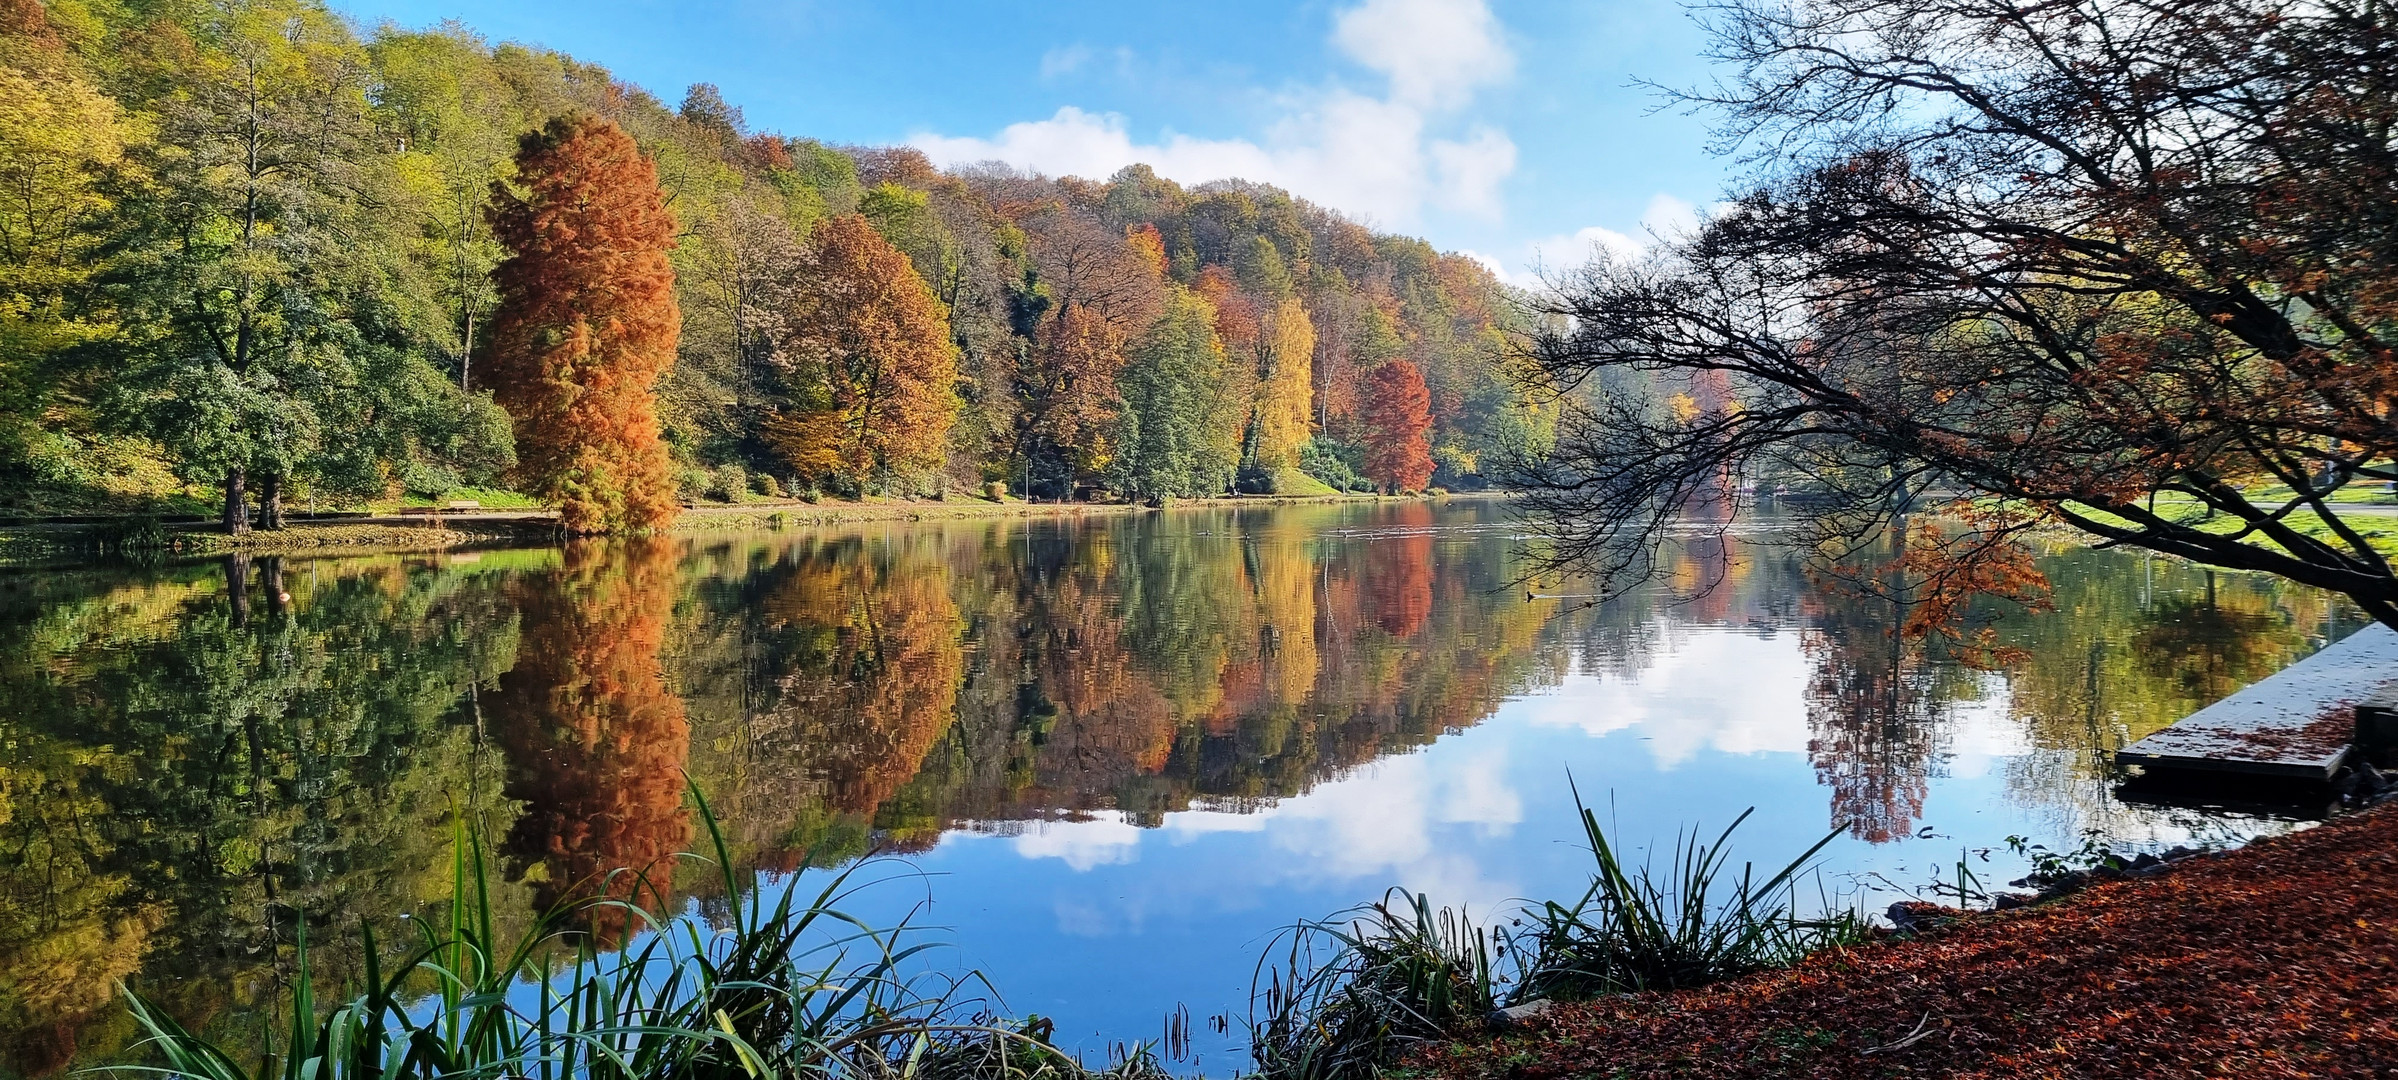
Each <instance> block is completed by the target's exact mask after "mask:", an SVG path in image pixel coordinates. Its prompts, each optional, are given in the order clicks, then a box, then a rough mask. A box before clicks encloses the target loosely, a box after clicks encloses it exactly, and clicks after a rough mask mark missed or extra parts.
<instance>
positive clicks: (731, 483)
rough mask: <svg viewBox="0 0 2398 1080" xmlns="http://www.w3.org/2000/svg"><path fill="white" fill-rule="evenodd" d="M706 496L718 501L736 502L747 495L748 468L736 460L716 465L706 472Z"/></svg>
mask: <svg viewBox="0 0 2398 1080" xmlns="http://www.w3.org/2000/svg"><path fill="white" fill-rule="evenodd" d="M707 490H708V497H709V498H711V499H714V500H716V501H718V502H729V503H737V502H740V501H741V500H743V499H746V498H748V497H749V470H748V469H744V468H742V467H741V466H740V464H739V463H737V462H727V463H725V464H723V465H718V466H717V467H716V468H715V469H714V470H713V471H711V472H709V473H708V489H707Z"/></svg>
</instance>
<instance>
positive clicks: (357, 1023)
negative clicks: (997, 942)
mask: <svg viewBox="0 0 2398 1080" xmlns="http://www.w3.org/2000/svg"><path fill="white" fill-rule="evenodd" d="M691 796H692V798H693V800H694V801H695V803H696V804H697V808H698V811H699V816H700V819H701V821H702V822H703V823H704V824H705V826H706V834H707V837H708V840H709V846H710V848H711V851H710V852H708V853H707V854H705V855H691V856H687V858H691V859H695V860H697V861H700V862H702V863H706V864H709V865H712V866H713V867H714V868H715V870H716V872H717V873H718V874H720V875H721V878H722V880H721V884H722V886H723V888H724V895H725V897H726V902H727V903H728V904H729V905H730V910H729V913H728V914H727V916H726V917H725V919H724V920H723V922H722V925H710V924H707V923H704V922H702V921H699V920H696V919H692V918H683V917H677V916H676V915H675V914H674V913H673V912H671V911H670V910H668V909H667V907H668V905H667V900H666V890H665V889H664V888H663V887H662V886H660V885H659V884H658V883H656V882H652V881H650V880H649V879H648V878H647V877H646V876H645V875H643V874H640V873H631V872H623V871H620V872H618V873H617V874H615V875H611V877H610V879H609V880H607V881H605V882H602V883H601V886H602V887H601V888H599V889H598V890H595V891H596V893H597V895H595V896H593V897H591V898H588V899H584V900H579V901H574V902H570V903H566V904H563V905H561V906H559V907H557V908H555V909H552V910H550V911H548V912H545V913H544V914H542V915H541V916H540V917H539V918H538V919H536V920H535V921H534V923H533V925H532V926H531V927H530V928H529V929H527V930H525V931H524V932H522V933H521V934H519V935H517V936H515V937H514V939H513V940H505V941H503V940H501V939H500V935H499V933H498V931H497V930H496V928H495V920H494V918H493V912H492V904H491V895H490V888H489V884H490V879H489V870H488V863H487V860H486V858H485V853H484V850H483V844H482V838H481V836H480V835H479V834H478V833H477V832H476V831H475V830H473V829H470V828H468V827H466V826H465V825H464V824H460V825H459V826H457V833H456V841H457V843H456V851H457V854H456V856H455V859H454V863H453V867H452V871H453V874H452V885H453V889H452V900H451V902H450V904H449V907H448V911H447V913H446V920H445V922H446V925H444V926H441V927H439V928H435V927H433V926H430V925H423V929H422V937H421V939H420V940H418V941H416V942H414V943H412V944H411V945H410V946H409V947H408V948H407V949H406V950H404V951H399V952H397V953H396V955H397V956H398V959H397V961H396V962H394V963H391V964H390V965H388V966H386V965H385V963H384V959H385V951H384V949H383V948H382V947H381V943H378V942H377V941H375V939H374V934H373V930H372V929H371V927H367V926H364V925H362V926H361V927H360V929H359V933H360V935H361V942H360V943H361V945H362V946H363V947H364V950H365V955H366V970H365V978H364V984H365V985H364V986H363V987H362V988H359V989H358V991H357V992H356V993H355V994H354V995H353V996H349V997H346V998H343V999H341V1000H338V1001H335V1002H333V1003H331V1004H330V1005H329V1006H327V1005H323V1004H321V1003H320V1002H319V1000H318V997H317V987H316V986H315V985H314V976H313V972H312V968H311V963H310V959H309V951H308V943H307V937H306V928H305V920H303V921H302V928H301V932H300V934H299V936H298V938H297V943H296V954H297V955H296V957H295V962H296V967H297V973H296V976H295V978H294V979H293V981H292V984H291V987H290V989H289V999H288V1002H287V1003H286V1004H287V1006H288V1011H289V1014H290V1028H289V1030H288V1031H286V1032H283V1033H281V1035H280V1037H279V1038H269V1039H268V1040H266V1045H264V1046H262V1047H260V1048H258V1049H257V1050H256V1051H255V1052H254V1053H251V1054H249V1055H248V1056H247V1059H246V1060H245V1058H244V1056H243V1055H237V1054H236V1053H235V1052H233V1051H231V1050H228V1049H226V1048H224V1047H220V1046H217V1045H215V1044H213V1043H211V1042H209V1041H208V1040H207V1039H204V1038H202V1037H201V1036H199V1035H197V1034H195V1033H193V1032H191V1031H190V1030H187V1029H186V1028H184V1027H183V1026H182V1025H181V1024H180V1023H178V1022H177V1021H176V1020H175V1019H174V1018H173V1017H171V1016H169V1015H167V1013H166V1012H165V1011H163V1010H161V1009H160V1008H158V1007H157V1006H156V1005H155V1004H154V1003H152V1002H151V1001H150V1000H148V999H147V998H144V997H142V996H141V995H139V994H137V993H133V992H132V991H130V990H128V991H127V992H126V999H127V1002H128V1005H129V1007H130V1008H131V1010H132V1012H133V1015H134V1017H135V1019H136V1020H137V1021H138V1022H139V1024H140V1025H141V1027H142V1028H143V1029H144V1031H145V1033H146V1035H147V1036H148V1038H147V1045H148V1046H149V1048H150V1049H151V1050H152V1051H153V1052H154V1053H155V1055H156V1057H157V1058H158V1060H159V1062H160V1064H158V1065H155V1066H148V1065H144V1066H119V1067H117V1068H118V1071H135V1072H146V1073H153V1074H158V1073H163V1074H167V1075H172V1076H178V1077H187V1078H190V1080H477V1078H487V1077H488V1078H499V1077H522V1078H526V1080H774V1078H784V1077H793V1078H797V1077H827V1078H830V1077H841V1078H851V1077H855V1078H870V1080H884V1078H909V1080H915V1078H923V1080H969V1078H973V1080H981V1078H990V1080H1092V1078H1094V1077H1106V1078H1108V1080H1148V1078H1151V1077H1155V1076H1158V1075H1162V1070H1160V1069H1159V1068H1158V1066H1157V1064H1156V1062H1155V1061H1154V1059H1153V1058H1152V1057H1151V1056H1150V1055H1149V1054H1148V1053H1147V1051H1146V1050H1145V1049H1135V1050H1134V1051H1132V1052H1131V1053H1129V1054H1128V1055H1126V1056H1125V1058H1124V1059H1123V1060H1120V1061H1117V1062H1115V1063H1113V1064H1112V1065H1110V1066H1109V1067H1108V1068H1106V1069H1103V1070H1094V1069H1090V1068H1087V1067H1085V1066H1084V1064H1083V1063H1082V1062H1081V1061H1080V1060H1078V1059H1076V1058H1075V1057H1073V1056H1071V1055H1068V1054H1065V1053H1063V1052H1061V1051H1059V1050H1057V1049H1056V1048H1054V1047H1052V1046H1051V1045H1050V1044H1049V1042H1048V1040H1047V1037H1046V1036H1047V1027H1046V1024H1045V1023H1043V1022H1041V1021H1038V1020H1035V1021H1032V1022H1028V1023H1011V1022H1006V1021H1001V1020H997V1019H994V1018H993V1017H992V1016H990V1015H989V1012H988V1009H987V1000H986V999H984V998H981V997H978V996H973V995H972V994H970V992H969V991H970V989H971V987H970V984H971V983H972V982H974V981H975V980H973V979H972V977H967V978H963V979H960V978H950V977H944V976H939V975H936V974H932V973H929V969H927V968H926V967H925V966H924V965H914V964H911V963H910V961H911V960H912V959H913V958H915V957H916V956H917V955H918V954H920V953H921V952H922V950H924V949H925V948H927V947H929V946H930V945H931V944H932V943H931V942H929V941H926V940H923V936H922V935H921V934H919V933H917V932H916V930H915V929H914V928H912V927H910V926H907V925H905V924H904V923H903V924H902V925H900V926H897V927H888V928H878V927H874V926H870V925H868V924H866V923H864V922H862V921H860V920H858V919H856V918H854V917H852V916H850V915H847V914H845V913H843V912H842V911H841V910H840V909H839V906H838V905H839V904H840V903H841V902H842V900H843V898H845V897H846V896H848V895H849V893H850V890H851V888H852V885H851V878H852V875H853V874H855V873H856V872H857V871H858V869H859V866H860V865H863V864H853V865H852V866H851V867H849V868H848V869H845V870H839V871H829V872H826V875H825V878H824V879H823V881H822V884H821V887H819V888H817V889H815V890H814V891H813V892H812V893H806V892H803V891H802V890H801V888H800V884H801V882H800V881H799V880H793V881H791V882H789V883H787V886H786V887H785V888H783V889H782V891H781V893H780V896H779V898H777V899H775V900H774V901H773V903H771V904H764V903H763V902H762V901H763V898H762V897H760V898H759V901H758V902H749V903H745V902H744V899H743V898H744V896H745V895H747V893H746V890H745V885H746V884H747V883H746V882H745V881H744V880H743V875H742V874H741V873H740V872H738V871H737V870H736V869H735V867H734V864H733V862H732V860H731V858H730V855H729V853H728V851H727V850H726V847H725V843H724V838H723V832H722V830H721V829H720V828H719V826H718V824H717V821H716V818H715V815H714V813H713V812H712V811H711V810H710V809H709V807H708V805H707V800H706V799H705V797H703V796H702V795H701V794H700V792H699V791H698V789H697V788H696V787H694V788H693V789H692V790H691ZM803 897H805V901H804V902H802V898H803ZM595 920H599V921H604V922H607V923H610V924H614V925H620V926H623V927H626V928H627V929H628V930H629V931H630V933H629V934H628V935H627V937H626V939H625V941H626V943H625V945H624V947H623V948H622V949H621V950H619V951H613V952H611V951H606V950H602V949H599V948H597V947H595V945H594V935H593V934H591V933H588V932H585V930H584V929H583V928H585V927H589V926H593V925H595V923H594V921H595ZM428 986H429V988H430V989H426V988H427V987H428Z"/></svg>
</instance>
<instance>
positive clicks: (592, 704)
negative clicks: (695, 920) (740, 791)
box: [490, 537, 691, 937]
mask: <svg viewBox="0 0 2398 1080" xmlns="http://www.w3.org/2000/svg"><path fill="white" fill-rule="evenodd" d="M675 568H676V558H675V548H674V546H673V545H672V544H670V543H668V542H667V541H665V540H663V539H658V538H655V537H641V538H636V539H631V540H627V541H623V542H621V543H605V542H600V541H577V542H575V543H572V544H569V545H568V546H567V549H566V565H565V567H564V568H563V569H561V570H560V571H558V572H556V573H554V574H550V575H544V576H540V577H533V578H528V579H526V580H524V581H523V582H521V583H520V584H519V585H517V586H514V587H512V588H511V589H510V593H511V594H512V596H513V598H514V599H515V600H516V604H517V610H518V611H519V612H520V613H521V614H522V615H523V618H524V631H523V633H524V638H523V644H522V647H521V648H520V649H519V650H518V652H517V658H518V659H517V663H516V667H515V668H514V669H513V670H511V671H509V672H508V673H507V674H505V675H502V676H500V684H499V692H498V693H497V694H496V695H494V696H493V697H492V698H491V700H490V707H491V713H492V716H493V718H494V722H495V726H496V728H497V736H498V741H499V743H500V745H501V746H502V747H504V748H506V750H507V754H508V774H509V779H508V785H507V792H506V793H507V795H508V796H509V797H510V798H514V799H522V800H524V802H525V812H524V815H523V816H522V817H519V818H518V819H517V820H516V825H515V827H514V828H513V829H512V830H511V831H510V833H509V835H508V841H507V847H506V850H507V852H508V853H509V855H510V856H511V857H512V858H513V859H515V860H518V861H519V863H520V865H522V866H524V867H525V868H527V869H529V868H530V867H531V865H532V864H534V863H539V864H542V866H543V871H544V874H545V875H546V876H544V877H542V879H541V880H542V884H541V887H540V889H539V890H538V893H539V895H538V897H537V899H538V900H539V901H540V904H541V906H543V907H548V906H550V905H552V904H556V903H558V902H560V901H563V900H566V899H569V898H572V897H574V896H577V895H591V893H592V892H595V891H597V890H600V889H602V888H605V889H606V890H607V891H608V893H609V895H611V896H615V897H618V898H628V897H630V896H631V890H632V888H633V886H634V882H633V881H632V879H630V878H628V877H626V876H624V875H618V876H617V877H616V878H614V879H608V878H607V877H606V875H607V874H608V872H609V871H612V870H634V871H642V872H645V873H646V874H647V876H648V877H649V879H650V880H651V882H652V883H653V884H654V885H656V886H658V887H660V888H664V887H666V886H667V885H668V884H669V883H670V882H671V880H672V878H673V876H674V873H673V872H674V867H673V860H674V856H675V855H676V853H678V852H681V851H682V850H683V849H684V848H685V847H686V846H687V845H688V843H689V841H690V838H691V822H690V818H689V816H688V815H687V814H686V813H685V812H684V809H683V778H682V773H683V765H684V762H685V760H686V759H687V758H688V757H689V755H690V752H691V726H690V722H689V719H688V718H687V717H686V716H685V715H684V711H683V702H682V699H681V698H678V697H676V696H675V695H674V692H673V691H672V690H670V689H668V688H667V685H666V671H665V666H664V664H663V662H662V661H661V659H660V656H659V652H660V649H661V648H662V647H663V646H664V645H665V642H666V629H667V622H668V620H669V619H670V618H671V616H672V615H673V614H674V598H675ZM641 899H643V900H644V901H647V900H649V899H651V898H650V897H647V896H644V897H642V898H641ZM624 929H625V928H624V927H622V926H614V927H609V926H601V927H599V928H598V930H599V932H600V934H601V936H603V937H611V936H613V935H616V934H620V933H622V932H623V931H624Z"/></svg>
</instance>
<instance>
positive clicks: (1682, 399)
mask: <svg viewBox="0 0 2398 1080" xmlns="http://www.w3.org/2000/svg"><path fill="white" fill-rule="evenodd" d="M1665 408H1666V410H1667V411H1668V412H1671V413H1672V414H1673V417H1674V420H1675V422H1677V423H1682V424H1688V423H1690V422H1691V421H1693V420H1697V419H1698V418H1699V402H1698V399H1697V398H1694V397H1691V396H1690V395H1688V394H1685V393H1683V392H1681V391H1679V390H1676V391H1674V392H1673V393H1672V394H1670V395H1667V397H1666V399H1665Z"/></svg>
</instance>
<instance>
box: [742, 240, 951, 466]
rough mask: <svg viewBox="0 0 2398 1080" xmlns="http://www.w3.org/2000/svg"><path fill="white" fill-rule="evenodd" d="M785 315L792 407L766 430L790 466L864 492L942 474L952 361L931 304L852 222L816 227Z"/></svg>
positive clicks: (785, 364) (784, 358)
mask: <svg viewBox="0 0 2398 1080" xmlns="http://www.w3.org/2000/svg"><path fill="white" fill-rule="evenodd" d="M797 280H798V282H799V287H798V289H797V291H796V295H795V296H794V297H793V298H792V300H791V306H790V309H789V310H788V311H786V312H785V313H784V314H783V320H782V326H781V328H780V330H779V335H780V337H779V341H778V343H777V351H776V360H775V364H776V366H777V368H778V369H779V370H780V371H781V372H782V378H783V381H784V384H785V386H786V388H787V390H788V391H789V393H790V396H791V400H792V405H791V406H790V407H789V408H788V409H786V410H785V411H784V412H783V413H781V414H780V415H778V416H776V417H775V418H774V419H773V420H772V421H770V422H768V424H767V426H766V438H767V440H768V442H769V443H771V444H772V445H773V446H774V447H775V449H776V450H777V451H778V452H779V453H781V454H782V455H783V457H784V459H785V460H787V461H788V462H790V463H791V466H792V467H793V468H795V469H798V470H799V471H800V472H802V473H804V474H807V475H808V476H811V477H816V478H819V479H829V480H832V481H834V482H835V483H836V484H838V485H841V486H847V487H850V488H852V489H857V490H864V489H868V488H873V489H880V488H883V487H887V486H888V485H889V484H891V483H892V482H893V481H894V480H906V481H913V480H914V479H916V478H919V477H921V476H923V475H925V474H927V473H929V472H931V471H933V470H935V469H937V468H939V467H940V465H941V461H942V457H943V453H944V451H945V450H946V448H947V438H948V435H949V428H950V425H951V424H952V423H953V422H954V421H955V420H956V417H957V387H956V382H957V351H956V347H955V346H954V345H952V344H951V343H950V340H949V322H948V319H947V317H946V316H945V315H944V313H943V312H942V310H941V305H940V303H939V301H937V300H935V299H934V298H933V294H932V291H931V290H930V289H928V288H926V287H925V284H924V281H923V279H921V278H919V277H917V276H916V273H915V271H914V270H913V269H911V268H910V266H909V263H908V258H907V256H906V255H904V254H901V253H900V251H899V250H898V249H897V248H894V247H892V246H891V245H890V243H889V242H888V241H885V240H884V239H883V238H882V236H881V235H879V234H878V233H876V232H875V230H874V227H873V226H872V225H871V224H869V223H868V222H867V220H866V219H865V218H864V217H862V216H859V215H855V214H851V215H845V216H843V217H837V218H834V219H832V220H830V221H826V222H824V223H823V224H822V225H820V226H818V227H817V230H816V234H815V235H814V236H813V237H811V238H810V241H809V244H808V248H807V251H806V253H805V254H804V255H803V256H802V257H801V259H800V266H799V270H798V274H797Z"/></svg>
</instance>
